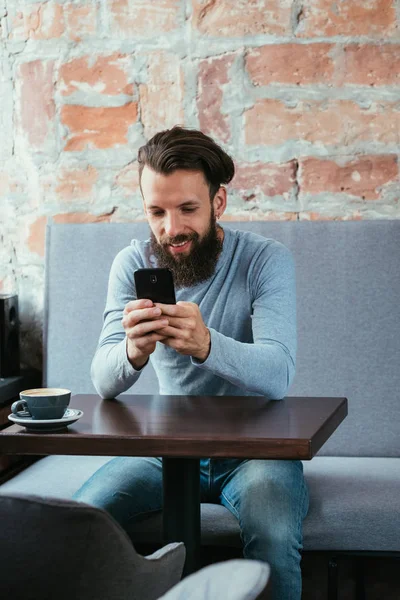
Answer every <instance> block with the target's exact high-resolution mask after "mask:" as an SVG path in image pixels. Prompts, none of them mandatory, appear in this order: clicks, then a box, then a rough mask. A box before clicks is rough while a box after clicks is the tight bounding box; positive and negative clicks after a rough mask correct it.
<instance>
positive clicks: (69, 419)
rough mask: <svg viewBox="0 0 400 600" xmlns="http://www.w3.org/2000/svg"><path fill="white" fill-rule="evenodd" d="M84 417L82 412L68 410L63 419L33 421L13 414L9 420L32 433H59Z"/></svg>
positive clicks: (73, 409) (30, 418)
mask: <svg viewBox="0 0 400 600" xmlns="http://www.w3.org/2000/svg"><path fill="white" fill-rule="evenodd" d="M82 416H83V412H82V411H81V410H78V409H75V408H67V410H66V411H65V414H64V416H63V417H61V419H32V417H18V416H17V415H14V413H11V415H8V418H9V420H10V421H12V422H13V423H16V424H17V425H23V426H24V427H26V429H28V430H30V431H58V430H59V429H64V428H65V427H67V426H68V425H72V423H75V421H77V420H78V419H80V418H81V417H82Z"/></svg>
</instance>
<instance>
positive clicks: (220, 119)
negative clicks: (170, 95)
mask: <svg viewBox="0 0 400 600" xmlns="http://www.w3.org/2000/svg"><path fill="white" fill-rule="evenodd" d="M235 57H236V55H235V54H225V55H223V56H217V57H215V58H207V59H205V60H201V61H200V63H199V78H198V90H197V108H198V112H199V122H200V129H201V130H202V131H203V132H204V133H207V134H208V135H211V136H212V137H214V138H215V139H216V140H218V141H220V142H227V141H228V140H229V138H230V135H231V131H230V125H229V117H228V115H226V114H224V113H223V112H222V101H223V94H224V86H225V85H226V84H228V83H229V69H230V68H231V66H232V64H233V61H234V60H235Z"/></svg>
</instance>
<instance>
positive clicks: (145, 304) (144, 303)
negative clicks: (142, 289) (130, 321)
mask: <svg viewBox="0 0 400 600" xmlns="http://www.w3.org/2000/svg"><path fill="white" fill-rule="evenodd" d="M151 306H153V302H152V301H151V300H148V299H146V298H141V299H140V300H131V301H130V302H128V304H127V305H126V306H125V308H124V314H128V313H129V312H131V311H132V310H138V309H140V308H149V307H151Z"/></svg>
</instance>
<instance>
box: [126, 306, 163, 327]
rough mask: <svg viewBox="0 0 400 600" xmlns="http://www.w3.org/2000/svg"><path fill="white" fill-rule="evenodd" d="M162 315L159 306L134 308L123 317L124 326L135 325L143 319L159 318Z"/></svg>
mask: <svg viewBox="0 0 400 600" xmlns="http://www.w3.org/2000/svg"><path fill="white" fill-rule="evenodd" d="M160 315H161V309H160V308H158V307H153V308H141V309H139V310H132V311H131V312H129V313H128V314H125V315H124V316H123V318H122V325H123V327H125V328H127V327H134V326H135V325H136V324H137V323H140V322H141V321H149V320H152V319H154V318H157V317H159V316H160Z"/></svg>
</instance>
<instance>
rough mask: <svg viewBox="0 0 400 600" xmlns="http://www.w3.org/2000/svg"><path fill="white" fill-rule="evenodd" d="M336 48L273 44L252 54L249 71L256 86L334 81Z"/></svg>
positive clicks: (248, 54) (248, 65)
mask: <svg viewBox="0 0 400 600" xmlns="http://www.w3.org/2000/svg"><path fill="white" fill-rule="evenodd" d="M332 48H333V46H332V44H307V45H306V44H271V45H268V46H261V47H260V48H255V49H253V50H251V51H249V52H248V53H247V55H246V67H247V70H248V72H249V75H250V78H251V80H252V82H253V83H254V84H255V85H269V84H270V83H291V84H296V85H305V84H310V83H328V82H329V81H331V80H332V75H333V72H334V62H333V59H332V58H331V56H330V53H331V51H332Z"/></svg>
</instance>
